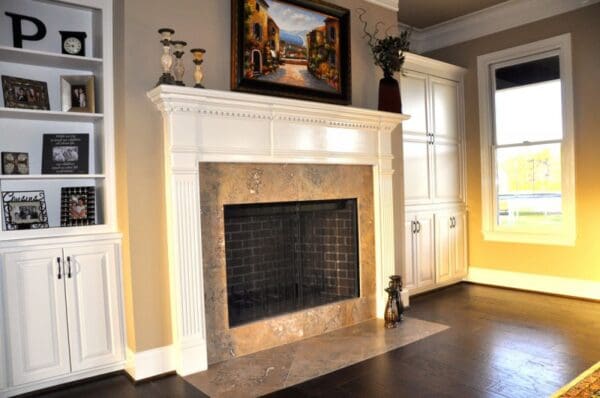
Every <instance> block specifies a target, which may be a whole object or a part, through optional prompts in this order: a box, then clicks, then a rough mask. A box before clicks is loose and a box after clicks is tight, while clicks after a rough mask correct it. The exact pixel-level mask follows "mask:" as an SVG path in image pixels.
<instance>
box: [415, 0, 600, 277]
mask: <svg viewBox="0 0 600 398" xmlns="http://www.w3.org/2000/svg"><path fill="white" fill-rule="evenodd" d="M568 32H570V33H571V38H572V51H573V84H574V96H575V98H574V111H575V157H576V162H575V163H576V164H575V168H576V206H577V209H576V211H577V242H576V245H575V246H574V247H558V246H540V245H528V244H510V243H495V242H486V241H484V240H483V237H482V234H481V229H482V224H481V221H482V220H481V174H480V171H481V167H480V166H481V165H480V152H479V114H478V107H479V106H478V93H477V56H478V55H482V54H487V53H490V52H494V51H498V50H501V49H504V48H510V47H514V46H518V45H520V44H524V43H528V42H533V41H537V40H541V39H545V38H548V37H552V36H557V35H560V34H563V33H568ZM599 38H600V4H596V5H592V6H589V7H585V8H582V9H579V10H577V11H574V12H570V13H568V14H563V15H559V16H556V17H553V18H549V19H546V20H542V21H538V22H535V23H532V24H528V25H525V26H522V27H518V28H514V29H510V30H507V31H504V32H499V33H496V34H492V35H489V36H485V37H482V38H479V39H475V40H471V41H469V42H466V43H461V44H457V45H454V46H451V47H447V48H443V49H440V50H436V51H432V52H431V53H429V54H426V55H427V56H430V57H433V58H436V59H440V60H443V61H446V62H450V63H454V64H457V65H461V66H464V67H466V68H468V69H469V72H468V74H467V76H466V81H465V102H466V104H465V105H466V106H465V109H466V130H467V192H468V199H467V202H468V206H469V210H470V212H469V264H470V266H476V267H483V268H493V269H498V270H505V271H514V272H526V273H533V274H542V275H552V276H559V277H566V278H576V279H586V280H592V281H600V39H599Z"/></svg>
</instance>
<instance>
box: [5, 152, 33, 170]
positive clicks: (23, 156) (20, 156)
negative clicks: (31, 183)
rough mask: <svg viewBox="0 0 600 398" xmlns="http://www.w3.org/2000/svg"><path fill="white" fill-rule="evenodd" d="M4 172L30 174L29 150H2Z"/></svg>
mask: <svg viewBox="0 0 600 398" xmlns="http://www.w3.org/2000/svg"><path fill="white" fill-rule="evenodd" d="M0 156H1V157H2V174H4V175H14V174H20V175H27V174H29V154H28V153H27V152H2V153H1V154H0Z"/></svg>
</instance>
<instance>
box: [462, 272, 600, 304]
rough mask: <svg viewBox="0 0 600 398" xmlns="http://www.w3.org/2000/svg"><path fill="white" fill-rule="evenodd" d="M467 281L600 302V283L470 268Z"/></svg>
mask: <svg viewBox="0 0 600 398" xmlns="http://www.w3.org/2000/svg"><path fill="white" fill-rule="evenodd" d="M466 280H467V281H469V282H473V283H481V284H484V285H492V286H501V287H510V288H514V289H521V290H530V291H534V292H542V293H552V294H560V295H563V296H571V297H579V298H585V299H592V300H600V282H595V281H586V280H583V279H573V278H562V277H558V276H547V275H538V274H528V273H523V272H511V271H501V270H496V269H490V268H481V267H469V275H468V276H467V278H466Z"/></svg>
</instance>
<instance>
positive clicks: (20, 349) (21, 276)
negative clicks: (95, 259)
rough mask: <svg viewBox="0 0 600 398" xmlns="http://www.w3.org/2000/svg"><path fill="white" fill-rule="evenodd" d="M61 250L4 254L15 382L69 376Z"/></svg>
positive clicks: (5, 295)
mask: <svg viewBox="0 0 600 398" xmlns="http://www.w3.org/2000/svg"><path fill="white" fill-rule="evenodd" d="M59 259H62V250H60V249H49V250H29V251H27V252H19V253H8V254H5V255H4V260H5V261H4V264H3V265H4V267H3V268H4V269H3V271H4V289H3V290H4V292H5V294H4V303H5V308H6V319H7V334H8V336H7V337H8V339H7V348H6V351H7V353H8V356H9V358H10V359H9V364H10V365H9V366H10V369H11V371H10V374H11V375H12V379H11V381H12V383H11V384H12V385H19V384H25V383H29V382H34V381H37V380H42V379H47V378H51V377H55V376H61V375H66V374H68V373H69V372H70V370H71V369H70V366H69V337H68V332H67V314H66V307H65V284H64V282H65V279H64V273H61V276H60V279H59V265H58V261H62V260H59Z"/></svg>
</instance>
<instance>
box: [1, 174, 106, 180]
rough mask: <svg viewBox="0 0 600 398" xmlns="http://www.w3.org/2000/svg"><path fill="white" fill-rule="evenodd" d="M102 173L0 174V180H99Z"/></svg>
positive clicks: (102, 175) (102, 176)
mask: <svg viewBox="0 0 600 398" xmlns="http://www.w3.org/2000/svg"><path fill="white" fill-rule="evenodd" d="M104 178H106V176H105V175H104V174H2V175H0V180H90V179H94V180H101V179H104Z"/></svg>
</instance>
